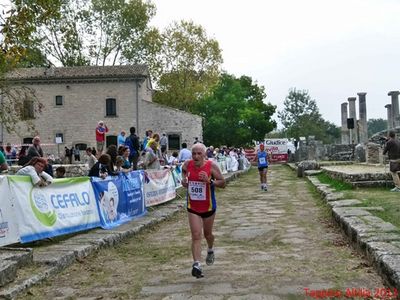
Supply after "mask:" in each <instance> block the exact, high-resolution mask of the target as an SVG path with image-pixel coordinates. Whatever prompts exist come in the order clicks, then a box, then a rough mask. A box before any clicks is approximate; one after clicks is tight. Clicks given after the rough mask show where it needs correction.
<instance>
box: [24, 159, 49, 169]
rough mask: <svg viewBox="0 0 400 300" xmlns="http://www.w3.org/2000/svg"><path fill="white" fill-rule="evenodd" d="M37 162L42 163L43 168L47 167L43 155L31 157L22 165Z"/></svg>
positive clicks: (31, 164)
mask: <svg viewBox="0 0 400 300" xmlns="http://www.w3.org/2000/svg"><path fill="white" fill-rule="evenodd" d="M38 162H40V163H42V164H43V165H44V168H46V167H47V159H45V158H43V157H39V156H35V157H33V158H32V159H31V160H30V161H28V163H27V164H26V165H24V167H26V166H34V165H36V164H37V163H38Z"/></svg>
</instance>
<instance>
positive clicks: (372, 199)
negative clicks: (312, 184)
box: [317, 173, 400, 228]
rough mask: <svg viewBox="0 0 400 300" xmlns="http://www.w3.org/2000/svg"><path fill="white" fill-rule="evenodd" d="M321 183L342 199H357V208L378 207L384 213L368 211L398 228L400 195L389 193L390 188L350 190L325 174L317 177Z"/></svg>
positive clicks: (347, 186) (349, 187) (399, 221)
mask: <svg viewBox="0 0 400 300" xmlns="http://www.w3.org/2000/svg"><path fill="white" fill-rule="evenodd" d="M317 177H318V179H319V181H320V182H321V183H326V184H329V185H330V186H331V187H332V188H334V189H335V190H336V191H341V192H343V194H344V199H358V200H360V201H362V204H360V205H357V206H362V207H365V206H367V207H373V206H380V207H382V208H383V209H384V211H382V212H380V211H370V212H371V214H373V215H375V216H377V217H379V218H381V219H383V220H385V221H386V222H390V223H392V224H393V225H395V226H397V227H399V228H400V193H394V192H390V188H351V185H349V184H348V183H344V182H341V181H338V180H334V179H331V178H330V177H329V176H328V175H327V174H325V173H322V174H318V175H317Z"/></svg>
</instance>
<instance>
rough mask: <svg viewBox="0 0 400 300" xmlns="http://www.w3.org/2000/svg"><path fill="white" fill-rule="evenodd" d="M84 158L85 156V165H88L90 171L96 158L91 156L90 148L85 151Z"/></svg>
mask: <svg viewBox="0 0 400 300" xmlns="http://www.w3.org/2000/svg"><path fill="white" fill-rule="evenodd" d="M86 156H87V158H86V163H87V164H88V165H89V170H90V169H91V168H93V166H94V164H95V163H96V162H97V158H96V156H94V155H93V153H92V149H91V148H87V149H86Z"/></svg>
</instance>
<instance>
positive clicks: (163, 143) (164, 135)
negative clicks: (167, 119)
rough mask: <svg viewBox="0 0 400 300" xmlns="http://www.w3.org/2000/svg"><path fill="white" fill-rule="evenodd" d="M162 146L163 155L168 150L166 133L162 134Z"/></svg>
mask: <svg viewBox="0 0 400 300" xmlns="http://www.w3.org/2000/svg"><path fill="white" fill-rule="evenodd" d="M160 146H161V154H162V153H163V152H165V151H167V148H168V138H167V135H166V134H165V133H163V134H162V137H161V139H160Z"/></svg>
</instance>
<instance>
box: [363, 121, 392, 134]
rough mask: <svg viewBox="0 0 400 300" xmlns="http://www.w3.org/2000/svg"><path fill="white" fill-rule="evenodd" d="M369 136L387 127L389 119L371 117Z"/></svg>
mask: <svg viewBox="0 0 400 300" xmlns="http://www.w3.org/2000/svg"><path fill="white" fill-rule="evenodd" d="M367 126H368V136H369V137H371V136H372V135H374V134H375V133H377V132H380V131H383V130H386V129H387V127H388V126H387V120H384V119H369V120H368V121H367Z"/></svg>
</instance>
